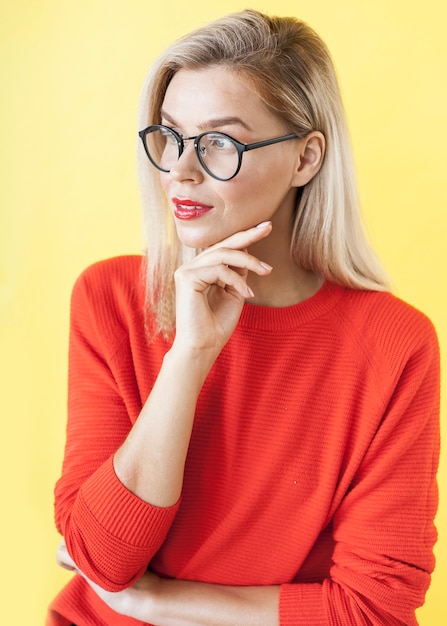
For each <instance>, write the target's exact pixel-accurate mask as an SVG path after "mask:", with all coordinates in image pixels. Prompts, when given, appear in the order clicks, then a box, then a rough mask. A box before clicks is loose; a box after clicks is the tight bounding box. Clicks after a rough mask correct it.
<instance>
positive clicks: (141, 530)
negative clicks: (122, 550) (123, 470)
mask: <svg viewBox="0 0 447 626" xmlns="http://www.w3.org/2000/svg"><path fill="white" fill-rule="evenodd" d="M79 504H80V509H81V510H83V515H85V516H87V517H89V518H90V520H91V521H93V520H92V518H93V519H94V520H95V522H96V523H97V524H99V525H100V526H101V527H102V528H103V529H104V530H106V532H108V533H110V534H111V535H112V536H114V537H116V538H119V539H120V540H121V541H122V542H124V543H126V544H128V545H131V546H135V547H141V548H145V549H149V550H151V549H152V550H153V549H155V550H157V549H158V547H159V545H160V544H161V543H162V542H163V540H164V538H165V536H166V534H167V532H168V530H169V528H170V527H171V524H172V522H173V520H174V517H175V515H176V513H177V511H178V508H179V504H180V500H179V501H178V502H176V504H174V505H172V506H170V507H157V506H154V505H152V504H149V503H147V502H145V501H144V500H141V498H139V497H138V496H136V495H135V494H133V493H132V492H131V491H129V490H128V489H127V488H126V487H125V486H124V485H123V483H122V482H121V481H120V480H119V478H118V476H117V475H116V473H115V469H114V467H113V457H110V458H109V459H108V461H106V462H105V463H104V464H103V465H102V466H101V467H100V468H99V469H98V470H97V471H96V472H95V473H94V474H93V475H92V476H91V477H90V478H89V479H88V480H87V481H86V482H85V483H84V485H83V486H82V487H81V489H80V492H79Z"/></svg>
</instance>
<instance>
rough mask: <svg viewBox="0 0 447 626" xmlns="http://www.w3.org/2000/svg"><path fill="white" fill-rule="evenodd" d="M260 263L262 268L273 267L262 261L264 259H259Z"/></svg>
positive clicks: (268, 268) (270, 268)
mask: <svg viewBox="0 0 447 626" xmlns="http://www.w3.org/2000/svg"><path fill="white" fill-rule="evenodd" d="M260 263H261V265H262V267H263V268H265V269H266V270H272V269H273V267H272V266H271V265H269V264H268V263H264V261H260Z"/></svg>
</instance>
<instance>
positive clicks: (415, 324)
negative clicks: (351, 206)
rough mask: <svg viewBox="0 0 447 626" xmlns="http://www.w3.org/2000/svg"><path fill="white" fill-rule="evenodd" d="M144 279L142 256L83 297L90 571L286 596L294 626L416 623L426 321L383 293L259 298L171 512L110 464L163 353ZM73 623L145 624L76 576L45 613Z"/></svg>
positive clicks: (77, 444) (427, 475)
mask: <svg viewBox="0 0 447 626" xmlns="http://www.w3.org/2000/svg"><path fill="white" fill-rule="evenodd" d="M140 268H141V258H140V257H136V256H135V257H133V256H130V257H119V258H116V259H111V260H108V261H104V262H101V263H98V264H96V265H94V266H92V267H91V268H89V269H88V270H87V271H86V272H84V273H83V275H82V276H81V277H80V279H79V280H78V281H77V284H76V286H75V289H74V292H73V298H72V314H71V338H70V368H69V369H70V381H69V415H68V425H67V443H66V451H65V458H64V463H63V471H62V476H61V478H60V479H59V481H58V483H57V485H56V489H55V510H56V524H57V528H58V529H59V531H60V532H61V533H62V534H63V536H64V537H65V540H66V543H67V546H68V548H69V551H70V553H71V555H72V556H73V558H74V560H75V561H76V563H77V564H78V566H79V567H80V568H81V569H82V570H83V571H84V572H85V574H86V575H87V576H88V577H89V578H91V579H92V580H94V581H95V582H97V583H98V584H100V585H101V586H103V587H105V588H106V589H109V590H112V591H117V590H120V589H123V588H125V587H126V586H129V585H130V584H132V582H134V581H135V580H137V579H138V577H139V576H141V574H142V573H143V572H144V571H145V570H146V568H148V567H149V568H150V569H151V570H153V571H154V572H156V573H157V574H159V575H160V576H164V577H173V578H180V579H187V580H192V581H195V580H196V581H203V582H210V583H219V584H230V585H281V592H280V606H279V617H280V624H281V626H298V625H299V626H329V625H330V626H335V625H337V626H349V625H350V624H365V625H366V624H368V625H373V626H378V625H383V624H386V625H388V626H389V625H391V626H392V625H403V624H405V625H406V626H413V625H414V624H416V623H417V622H416V619H415V609H416V607H418V606H419V605H421V604H422V603H423V601H424V595H425V592H426V589H427V587H428V584H429V578H430V572H431V571H432V569H433V567H434V558H433V552H432V548H433V544H434V542H435V539H436V531H435V527H434V525H433V518H434V514H435V511H436V506H437V490H436V481H435V474H436V469H437V461H438V449H439V423H438V419H439V415H438V414H439V354H438V344H437V340H436V335H435V332H434V330H433V327H432V325H431V323H430V322H429V321H428V319H427V318H426V317H425V316H424V315H423V314H421V313H420V312H418V311H417V310H415V309H414V308H412V307H410V306H409V305H408V304H405V303H404V302H402V301H400V300H399V299H397V298H396V297H394V296H392V295H390V294H388V293H379V292H371V291H360V290H351V289H347V288H344V287H340V286H337V285H334V284H331V283H328V282H326V283H325V284H324V286H323V287H322V288H321V289H320V290H319V291H318V292H317V293H316V294H315V295H314V296H313V297H311V298H309V299H308V300H305V301H304V302H301V303H299V304H297V305H294V306H289V307H283V308H269V307H263V306H256V305H253V304H246V305H245V306H244V308H243V311H242V315H241V317H240V320H239V323H238V325H237V327H236V329H235V331H234V333H233V335H232V337H231V338H230V340H229V341H228V343H227V344H226V346H225V347H224V349H223V351H222V352H221V354H220V356H219V357H218V359H217V360H216V362H215V364H214V366H213V368H212V370H211V372H210V374H209V376H208V378H207V380H206V382H205V385H204V387H203V389H202V392H201V394H200V397H199V401H198V405H197V411H196V415H195V421H194V427H193V432H192V437H191V443H190V448H189V452H188V458H187V463H186V469H185V477H184V485H183V491H182V495H181V498H180V500H179V502H178V503H177V504H176V505H174V506H172V507H170V508H158V507H155V506H152V505H151V504H148V503H146V502H144V501H142V500H141V499H139V498H138V497H137V496H135V495H134V494H132V493H131V492H130V491H128V490H127V489H126V488H125V487H124V485H123V484H122V483H121V482H120V481H119V480H118V478H117V476H116V475H115V473H114V470H113V465H112V457H113V454H114V453H115V451H116V450H117V448H118V447H119V446H120V445H121V443H122V442H123V440H124V439H125V437H126V436H127V434H128V432H129V430H130V428H131V426H132V424H133V423H134V422H135V420H136V419H137V417H138V414H139V412H140V410H141V408H142V405H143V404H144V402H145V400H146V398H147V396H148V395H149V393H150V390H151V387H152V385H153V383H154V381H155V379H156V377H157V373H158V371H159V369H160V366H161V362H162V359H163V356H164V354H165V353H166V351H167V350H168V349H169V342H167V341H165V340H163V339H162V338H161V337H156V338H155V339H153V340H151V341H149V340H148V337H147V333H146V330H145V328H146V324H145V310H144V309H145V307H144V287H143V284H142V280H141V271H140ZM175 387H176V381H175V380H173V381H172V393H175ZM166 462H167V463H169V459H167V460H166ZM72 622H74V623H75V624H77V626H111V625H113V626H130V625H131V624H134V625H135V624H141V622H138V621H136V620H134V619H130V618H127V617H123V616H119V615H117V614H116V613H115V612H113V611H112V610H111V609H109V608H108V607H107V606H105V605H104V604H103V602H102V601H101V600H99V599H98V598H97V596H96V595H95V593H94V592H93V591H92V590H91V589H90V588H89V586H88V585H87V584H86V583H85V581H84V580H83V579H81V578H80V577H79V576H75V577H74V578H73V579H72V580H71V581H70V582H69V583H68V585H67V586H66V587H65V588H64V589H63V590H62V591H61V592H60V594H59V595H58V596H57V598H56V599H55V600H54V601H53V603H52V605H51V607H50V611H49V614H48V619H47V624H48V626H56V625H58V626H65V625H67V624H70V623H72Z"/></svg>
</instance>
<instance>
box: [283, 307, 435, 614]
mask: <svg viewBox="0 0 447 626" xmlns="http://www.w3.org/2000/svg"><path fill="white" fill-rule="evenodd" d="M417 343H418V345H417V346H416V347H415V348H414V349H413V350H412V352H411V354H409V355H408V354H407V355H406V356H405V359H404V362H403V363H401V364H400V365H399V367H396V370H399V371H398V375H396V381H395V383H394V384H393V391H392V393H391V394H389V397H388V399H387V403H386V407H385V409H384V414H383V418H382V420H381V423H380V425H379V427H378V429H377V432H376V434H375V436H374V438H373V440H372V442H371V444H370V445H369V447H368V450H367V452H366V454H365V456H364V458H363V460H362V463H361V465H360V468H359V471H358V472H357V474H356V477H355V480H354V481H353V483H352V485H351V487H350V489H349V491H348V492H347V494H346V495H345V497H344V499H343V501H342V503H341V505H340V506H339V508H338V511H337V513H336V515H335V517H334V519H333V539H334V542H335V547H334V552H333V556H332V562H333V564H332V567H331V570H330V576H329V577H328V578H327V579H326V580H324V581H323V583H322V584H308V585H303V584H287V585H283V586H282V588H281V595H280V623H281V626H292V625H293V626H295V625H296V624H300V626H347V625H357V624H358V625H360V624H362V625H363V624H370V625H371V626H382V625H383V624H387V625H388V626H416V624H417V621H416V618H415V610H416V608H417V607H419V606H421V605H422V604H423V602H424V597H425V593H426V590H427V588H428V585H429V580H430V573H431V572H432V570H433V568H434V556H433V545H434V543H435V541H436V529H435V527H434V524H433V519H434V516H435V513H436V507H437V486H436V471H437V465H438V456H439V351H438V343H437V339H436V335H435V332H434V330H433V328H432V326H431V324H430V323H429V322H428V321H427V320H426V319H425V318H424V319H423V324H422V325H420V327H419V337H418V342H417Z"/></svg>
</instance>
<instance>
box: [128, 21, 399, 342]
mask: <svg viewBox="0 0 447 626" xmlns="http://www.w3.org/2000/svg"><path fill="white" fill-rule="evenodd" d="M210 65H219V66H224V67H227V68H230V69H232V70H233V71H235V72H238V73H240V74H242V75H243V77H244V80H247V81H248V82H249V84H250V85H251V87H252V88H253V89H254V90H255V92H256V93H257V94H258V95H259V96H260V98H261V99H262V100H263V101H264V102H265V103H266V105H267V106H268V107H270V109H271V110H272V111H273V112H275V113H276V114H277V115H279V116H280V117H281V118H282V119H284V120H285V122H286V123H287V125H288V127H289V128H290V132H296V133H299V134H300V135H301V136H302V135H303V134H306V133H307V132H310V131H312V130H318V131H321V132H322V133H323V135H324V136H325V139H326V152H325V156H324V161H323V164H322V166H321V169H320V171H319V173H318V174H317V175H316V176H315V177H314V178H313V179H312V180H311V181H310V182H309V183H307V185H305V186H304V187H303V188H302V189H301V191H300V193H299V194H298V200H297V206H296V213H295V224H294V229H293V236H292V240H291V255H292V257H293V259H294V260H295V262H296V264H297V265H298V266H300V267H302V268H304V269H306V270H310V271H313V272H316V273H318V274H320V275H322V276H324V277H325V278H326V279H328V280H330V281H333V282H335V283H338V284H341V285H345V286H348V287H353V288H356V289H373V290H387V289H388V279H387V277H386V274H385V272H384V271H383V269H382V267H381V265H380V263H379V262H378V260H377V258H376V256H375V254H374V253H373V251H372V249H371V247H370V245H369V243H368V241H367V239H366V237H365V233H364V230H363V226H362V222H361V216H360V210H359V201H358V196H357V187H356V182H355V175H354V167H353V160H352V152H351V144H350V139H349V133H348V130H347V126H346V119H345V113H344V109H343V104H342V99H341V95H340V90H339V86H338V82H337V77H336V74H335V70H334V66H333V63H332V59H331V56H330V54H329V51H328V49H327V47H326V45H325V44H324V42H323V41H322V40H321V38H320V37H319V36H318V35H317V34H316V33H315V32H314V31H313V30H312V29H311V28H310V27H309V26H307V24H305V23H304V22H302V21H300V20H298V19H296V18H292V17H270V16H267V15H264V14H262V13H259V12H258V11H254V10H246V11H242V12H239V13H234V14H231V15H229V16H227V17H224V18H222V19H219V20H216V21H214V22H211V23H210V24H207V25H205V26H203V27H201V28H199V29H197V30H195V31H194V32H192V33H191V34H189V35H186V36H185V37H183V38H182V39H180V40H178V41H177V42H175V43H174V44H173V45H172V46H170V47H169V48H168V49H167V50H166V51H165V52H164V53H163V54H162V55H161V56H160V57H159V59H158V60H157V61H156V63H155V64H154V65H153V67H152V70H151V71H150V73H149V75H148V77H147V79H146V82H145V85H144V87H143V91H142V96H141V101H140V111H139V128H140V129H142V128H145V127H146V126H148V125H149V124H158V123H160V121H161V117H160V110H161V106H162V102H163V99H164V95H165V93H166V89H167V87H168V85H169V82H170V80H171V79H172V77H173V75H174V74H175V73H176V72H177V71H178V70H179V69H200V68H203V67H206V66H210ZM138 164H139V176H140V188H141V195H142V203H143V214H144V232H145V236H146V239H147V263H146V268H147V270H146V281H147V302H148V306H149V309H150V310H151V311H152V313H153V315H154V320H155V327H154V329H153V331H155V332H158V331H161V332H162V333H163V334H165V335H168V334H169V333H170V332H171V331H172V330H173V328H174V326H175V316H174V286H173V274H174V271H175V269H176V268H177V267H178V266H179V265H180V264H181V263H182V262H184V261H185V260H187V259H188V258H191V256H193V255H194V254H195V253H196V251H195V250H191V249H188V248H186V247H185V246H183V245H182V244H181V243H180V241H179V240H178V238H177V236H176V233H175V228H174V224H173V218H172V216H171V213H170V211H169V210H168V208H167V203H166V198H165V197H164V194H163V192H162V189H161V185H160V180H159V175H158V173H157V171H156V170H155V168H153V167H152V165H151V164H150V163H149V161H148V159H147V157H146V155H145V153H144V151H143V149H142V146H139V149H138Z"/></svg>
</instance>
